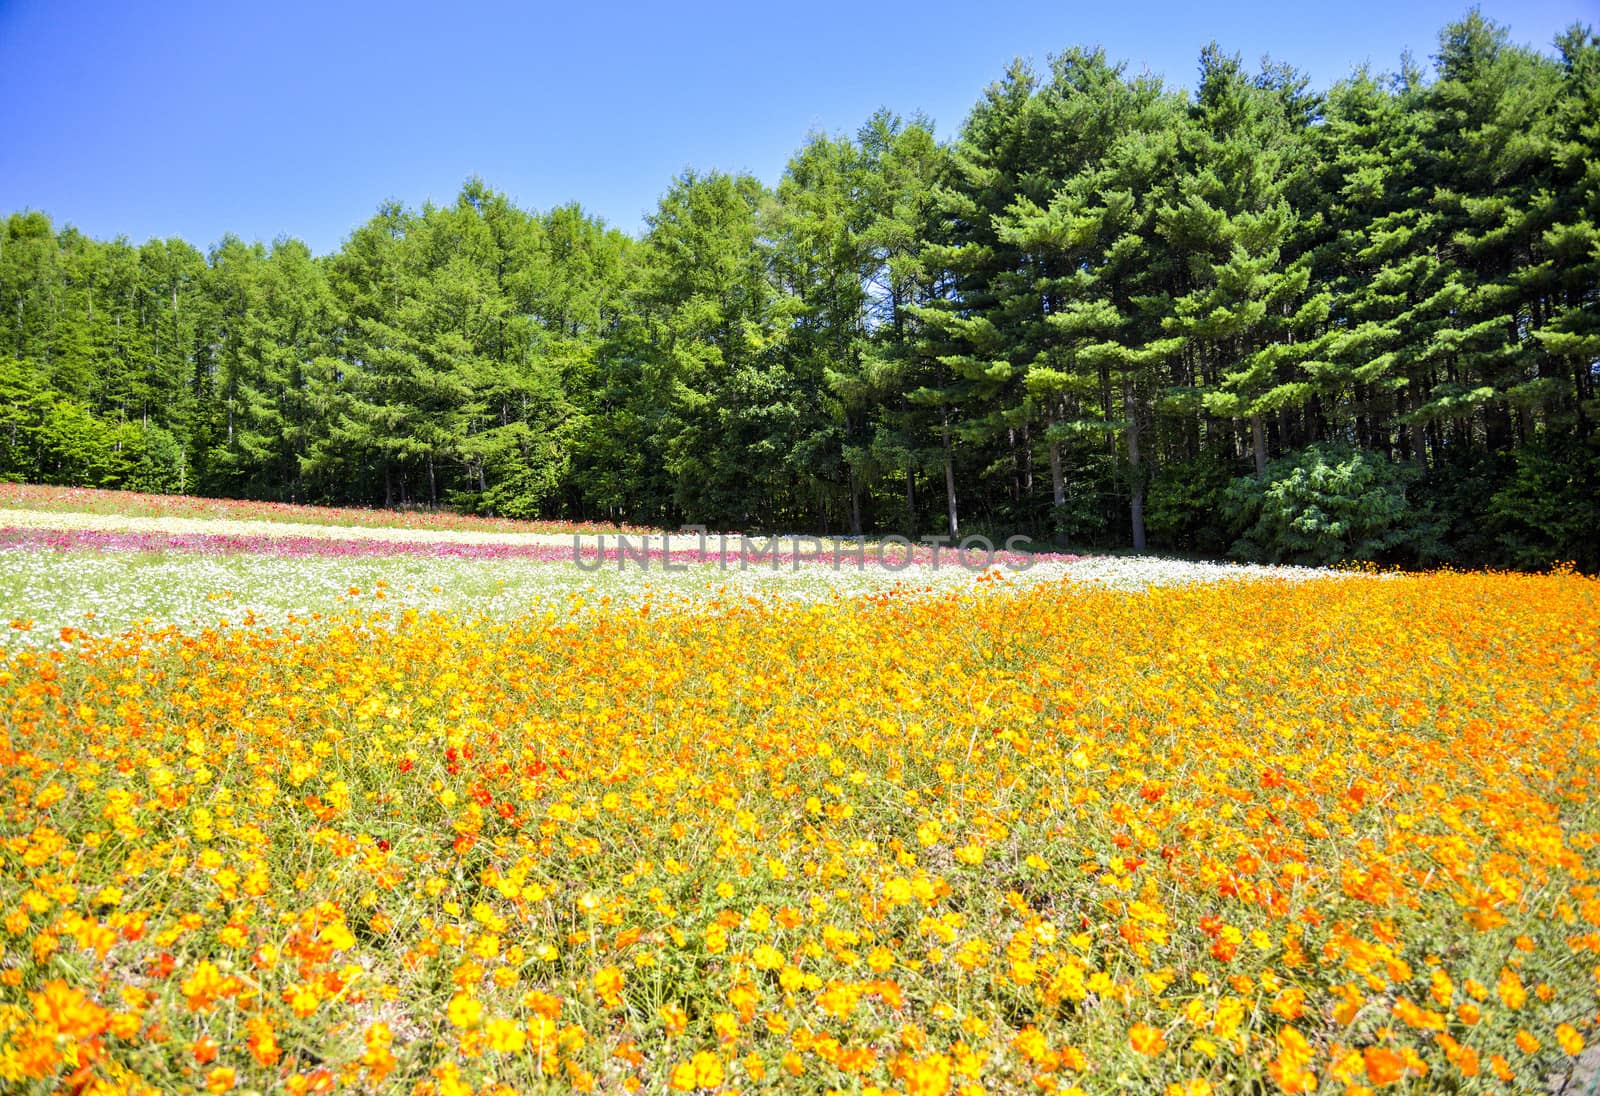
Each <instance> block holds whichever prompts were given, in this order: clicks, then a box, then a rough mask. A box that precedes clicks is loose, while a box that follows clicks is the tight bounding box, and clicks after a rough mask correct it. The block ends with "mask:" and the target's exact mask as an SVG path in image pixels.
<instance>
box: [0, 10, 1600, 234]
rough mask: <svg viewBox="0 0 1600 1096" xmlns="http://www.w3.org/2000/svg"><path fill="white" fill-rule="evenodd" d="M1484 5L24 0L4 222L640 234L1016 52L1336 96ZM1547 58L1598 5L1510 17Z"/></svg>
mask: <svg viewBox="0 0 1600 1096" xmlns="http://www.w3.org/2000/svg"><path fill="white" fill-rule="evenodd" d="M1466 9H1467V4H1466V3H1464V2H1459V0H1451V2H1439V0H1380V2H1372V0H1350V2H1346V3H1342V4H1327V5H1322V4H1318V5H1311V4H1299V3H1294V2H1293V0H1250V2H1247V3H1234V4H1222V3H1210V4H1207V3H1195V2H1193V0H1188V2H1183V0H1159V2H1133V3H1126V2H1124V3H1116V2H1109V3H1108V2H1106V0H1097V2H1095V3H1078V2H1076V0H1073V2H1061V0H1057V2H1055V3H1048V2H1044V3H1032V2H1030V3H1007V2H1005V0H991V2H989V3H981V2H978V0H969V2H967V3H961V4H954V3H942V2H925V3H921V4H903V3H895V4H890V3H867V2H861V0H855V2H851V3H833V2H831V0H824V2H796V3H791V4H787V5H775V4H770V3H763V2H761V0H746V2H744V3H739V4H693V3H686V4H666V3H654V4H637V5H620V4H606V3H599V2H594V0H591V2H589V3H583V4H571V3H567V4H548V5H547V4H539V3H520V4H519V3H498V2H479V3H455V4H450V5H423V4H414V3H407V2H405V0H389V2H386V3H382V4H375V3H338V2H327V3H315V2H304V0H262V2H256V3H249V4H246V3H231V2H228V0H215V2H213V3H193V4H190V3H179V2H169V3H152V4H129V3H125V2H123V3H99V4H95V3H78V2H73V0H53V2H51V0H0V213H3V212H8V211H10V210H14V209H20V208H32V209H42V210H44V211H45V212H47V213H49V214H50V215H51V216H52V217H54V218H55V219H56V220H57V222H58V223H64V222H70V223H73V224H76V225H77V226H78V227H79V228H81V229H83V230H84V231H86V232H89V233H91V234H93V235H96V236H106V237H109V236H116V235H127V236H128V237H130V238H131V239H133V240H135V241H140V240H144V239H147V238H149V237H151V236H169V235H178V236H183V237H185V238H186V239H188V240H189V241H190V242H191V243H194V244H196V245H197V246H201V247H205V246H207V245H208V244H210V243H211V242H213V241H215V240H216V239H217V238H218V237H219V236H221V235H222V234H223V233H224V232H228V231H231V232H234V233H236V234H238V235H240V236H243V237H245V238H246V239H261V240H271V239H273V238H275V237H277V236H280V235H294V236H299V237H300V238H302V239H304V240H306V241H307V242H308V243H310V244H311V246H312V247H313V249H315V250H316V251H318V252H327V251H330V250H333V249H335V248H337V247H338V245H339V242H340V241H341V240H342V239H343V238H344V236H345V235H346V234H347V233H348V232H349V231H350V230H351V229H352V228H353V227H354V226H355V225H356V224H358V223H360V222H361V221H363V220H365V219H366V218H367V217H368V216H370V215H371V213H372V211H373V210H374V209H375V208H376V206H377V204H378V203H379V202H380V201H382V200H383V199H385V198H391V197H392V198H399V199H401V200H402V201H404V202H406V203H408V204H412V205H415V204H420V203H421V202H422V201H423V200H424V199H427V198H432V199H433V200H434V201H437V202H446V201H449V200H451V199H452V198H453V197H454V195H455V192H456V190H457V189H458V188H459V186H460V184H461V182H462V181H463V180H464V179H466V178H467V177H468V176H469V175H473V174H477V175H481V176H483V178H484V179H485V180H486V181H488V182H489V183H490V184H491V185H493V186H494V187H496V188H498V189H500V190H503V191H505V192H506V193H508V194H509V195H510V196H511V197H512V198H513V199H514V200H516V201H517V202H518V203H519V204H522V205H525V206H531V207H535V208H546V207H548V206H551V205H555V204H559V203H561V202H565V201H570V200H574V199H576V200H579V201H581V202H582V203H583V204H584V205H585V206H586V207H587V208H589V209H591V210H593V211H595V212H598V213H600V214H601V215H603V216H604V217H606V218H607V219H608V220H610V221H611V222H612V223H614V224H617V225H619V226H621V227H623V228H625V229H627V230H629V231H636V230H638V229H639V228H640V227H641V223H642V218H643V215H644V214H645V213H646V212H648V211H649V210H650V209H651V208H653V206H654V205H655V202H656V200H657V198H658V197H659V196H660V194H661V193H662V191H663V190H664V189H665V188H666V186H667V184H668V182H669V180H670V179H671V178H672V176H673V175H674V174H676V173H678V172H680V171H682V170H683V169H684V168H686V167H690V166H694V167H697V168H713V167H715V168H722V169H725V170H745V171H751V172H754V173H755V174H756V175H758V176H760V177H761V178H763V179H765V180H767V181H768V182H775V181H776V180H777V178H778V176H779V175H780V173H781V172H782V170H783V165H784V162H785V161H786V160H787V158H788V156H789V154H790V153H791V152H792V151H793V150H794V149H795V148H796V147H797V146H798V145H799V144H800V142H801V141H802V140H803V139H804V137H805V135H806V133H807V132H808V131H810V130H813V129H820V130H826V131H830V132H839V131H846V132H853V131H854V130H855V129H856V127H857V126H858V125H859V124H860V123H861V122H862V121H863V120H864V119H865V118H866V117H867V116H868V115H869V114H870V113H871V112H872V111H873V110H874V109H875V108H877V107H878V106H880V105H884V106H889V107H891V108H893V109H895V110H898V111H901V112H902V113H910V112H912V111H915V110H918V109H920V110H923V111H925V112H926V113H928V114H929V115H930V116H932V117H933V118H934V119H935V121H936V122H937V123H938V129H939V132H940V133H941V134H948V133H950V132H952V131H954V130H955V129H956V128H957V127H958V126H959V124H960V122H961V119H962V117H963V116H964V115H965V113H966V111H967V109H968V108H969V107H970V106H971V104H972V103H973V102H974V100H975V99H976V98H977V96H978V94H979V92H980V91H981V90H982V88H983V87H984V86H985V85H986V84H988V83H989V82H991V81H992V80H994V79H995V78H996V77H998V76H999V75H1000V74H1001V73H1002V72H1003V70H1004V68H1005V65H1006V63H1007V62H1008V61H1009V60H1010V59H1011V58H1012V57H1016V56H1023V57H1031V58H1033V59H1034V60H1035V61H1037V62H1039V63H1041V64H1042V63H1043V62H1044V60H1045V58H1046V56H1047V55H1048V54H1050V53H1054V52H1057V51H1059V50H1061V49H1063V48H1065V47H1066V46H1069V45H1073V44H1085V45H1093V44H1099V45H1102V46H1104V47H1105V48H1106V50H1107V52H1108V53H1109V54H1110V55H1111V56H1112V57H1114V58H1121V59H1124V60H1126V61H1128V62H1129V63H1130V66H1131V67H1132V68H1133V69H1135V70H1138V69H1145V68H1148V69H1149V70H1150V71H1152V72H1156V73H1160V74H1162V75H1163V76H1165V77H1166V78H1167V79H1168V81H1169V82H1172V83H1176V84H1179V85H1184V86H1192V84H1193V80H1194V72H1195V59H1196V58H1197V56H1198V55H1199V51H1200V48H1201V46H1203V45H1204V44H1205V43H1206V42H1207V41H1209V40H1211V39H1213V38H1215V39H1216V40H1217V41H1218V42H1220V43H1221V44H1222V45H1223V46H1224V47H1225V48H1226V49H1228V50H1231V51H1237V52H1239V53H1241V54H1243V55H1244V57H1245V59H1246V60H1247V61H1250V62H1252V63H1253V62H1254V61H1255V60H1256V59H1257V58H1259V57H1260V56H1261V55H1262V54H1263V53H1268V52H1270V53H1271V54H1272V55H1273V56H1274V58H1276V59H1281V60H1286V61H1290V62H1292V63H1294V64H1296V65H1298V66H1299V67H1301V68H1302V69H1304V70H1306V71H1307V72H1309V73H1310V74H1311V76H1312V77H1313V79H1314V81H1315V82H1316V83H1317V84H1318V85H1325V84H1327V83H1329V82H1331V81H1333V80H1334V79H1337V78H1338V77H1339V76H1341V75H1343V74H1345V73H1346V72H1348V71H1349V69H1350V68H1351V67H1352V66H1353V65H1355V64H1358V63H1361V62H1371V63H1372V64H1373V65H1374V66H1375V67H1376V68H1379V69H1392V68H1393V67H1395V64H1396V61H1397V59H1398V57H1399V55H1400V53H1401V51H1402V50H1403V49H1406V48H1408V47H1409V48H1410V49H1411V50H1412V51H1413V52H1414V53H1415V54H1416V55H1417V56H1418V57H1419V58H1422V59H1426V57H1427V56H1428V55H1429V54H1431V53H1432V52H1433V50H1434V45H1435V42H1436V36H1437V32H1438V30H1439V28H1440V27H1441V26H1443V25H1444V24H1445V23H1446V22H1449V21H1450V20H1452V19H1455V18H1458V17H1459V16H1460V15H1461V14H1462V13H1463V12H1464V11H1465V10H1466ZM1483 10H1484V12H1485V14H1486V15H1488V16H1489V17H1490V18H1493V19H1496V20H1498V21H1500V22H1502V23H1506V24H1509V26H1510V28H1511V32H1512V37H1513V39H1514V40H1516V41H1518V42H1526V43H1533V44H1535V45H1539V46H1542V47H1545V48H1548V47H1549V43H1550V42H1551V40H1552V39H1553V38H1554V36H1555V35H1556V34H1557V33H1558V32H1559V31H1560V30H1561V29H1563V28H1564V27H1566V26H1568V25H1570V24H1571V23H1573V22H1575V21H1580V20H1583V21H1590V22H1593V21H1594V20H1595V19H1596V12H1595V9H1594V6H1593V0H1516V2H1514V3H1512V2H1507V0H1490V2H1487V3H1485V4H1484V5H1483Z"/></svg>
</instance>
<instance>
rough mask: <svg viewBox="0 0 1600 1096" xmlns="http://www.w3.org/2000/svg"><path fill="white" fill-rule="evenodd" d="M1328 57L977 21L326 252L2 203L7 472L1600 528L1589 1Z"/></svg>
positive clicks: (764, 506)
mask: <svg viewBox="0 0 1600 1096" xmlns="http://www.w3.org/2000/svg"><path fill="white" fill-rule="evenodd" d="M1432 60H1433V64H1432V66H1431V69H1430V70H1427V71H1425V70H1424V69H1423V68H1422V67H1421V66H1419V65H1418V64H1417V63H1416V62H1415V61H1413V60H1412V59H1411V58H1409V57H1406V58H1403V59H1402V61H1401V63H1400V65H1399V67H1398V69H1397V70H1396V71H1394V72H1392V73H1383V74H1380V73H1376V72H1373V71H1370V70H1368V69H1365V68H1363V69H1358V70H1357V71H1355V72H1354V73H1352V74H1351V75H1350V76H1349V77H1348V78H1346V79H1344V80H1341V81H1339V82H1338V83H1336V84H1335V85H1333V86H1332V87H1330V88H1328V89H1326V90H1325V91H1320V92H1319V91H1316V90H1313V89H1312V88H1311V86H1310V82H1309V80H1308V79H1307V78H1306V77H1305V76H1304V75H1303V74H1301V73H1299V72H1298V71H1297V70H1295V69H1294V68H1292V67H1291V66H1289V65H1286V64H1282V63H1276V62H1272V61H1263V62H1262V63H1261V64H1260V65H1259V66H1256V67H1250V66H1246V65H1245V64H1243V63H1242V62H1241V60H1240V59H1239V57H1237V56H1235V55H1230V54H1228V53H1226V52H1224V51H1223V50H1222V49H1220V48H1219V47H1217V46H1216V45H1215V44H1213V45H1211V46H1208V47H1207V48H1206V49H1205V50H1204V51H1203V52H1202V54H1201V56H1200V64H1199V77H1198V83H1197V86H1196V88H1195V90H1194V91H1193V92H1192V93H1189V92H1183V91H1180V90H1176V89H1174V88H1172V87H1169V86H1167V85H1166V84H1165V83H1163V81H1162V80H1160V79H1158V78H1156V77H1153V76H1149V75H1143V74H1131V73H1130V72H1129V71H1128V70H1127V69H1126V67H1125V66H1123V65H1120V64H1116V63H1113V62H1112V61H1110V60H1109V59H1108V58H1107V57H1106V56H1105V54H1104V53H1103V52H1102V51H1099V50H1087V49H1069V50H1067V51H1066V52H1063V53H1061V54H1059V55H1057V56H1054V57H1052V58H1050V59H1049V61H1048V64H1047V65H1045V66H1043V67H1040V68H1035V67H1032V66H1030V65H1028V64H1024V63H1022V62H1017V63H1014V64H1013V65H1012V66H1011V67H1010V68H1009V69H1008V70H1007V71H1006V72H1005V73H1004V75H1003V76H1002V77H1001V78H1000V79H999V80H997V81H996V82H995V83H994V84H992V85H991V86H990V87H989V88H988V89H987V90H986V91H985V92H984V93H983V95H982V97H981V98H980V100H979V101H978V102H977V103H976V105H974V107H973V108H972V110H971V112H970V114H969V115H968V117H967V118H966V120H965V122H964V124H963V125H962V126H961V128H960V129H959V131H958V132H957V133H956V134H955V135H954V136H953V137H952V138H950V139H948V140H941V139H939V138H937V137H936V136H935V133H934V129H933V126H932V124H931V123H930V122H929V121H928V120H927V119H926V118H923V117H920V116H913V117H909V118H904V117H901V116H898V115H896V114H894V113H892V112H889V111H887V110H885V111H880V112H878V113H876V114H874V115H873V116H872V117H871V118H870V119H869V120H868V121H867V122H866V124H865V125H863V126H862V127H861V128H860V130H859V131H858V132H857V133H856V134H854V135H853V136H846V135H825V134H817V135H813V136H811V137H810V138H809V139H808V140H807V141H806V142H805V144H804V145H803V146H802V147H801V148H800V149H799V150H798V151H797V152H796V153H795V154H794V156H793V157H792V159H791V160H790V161H789V164H788V166H787V169H786V170H785V172H784V174H783V177H782V178H781V180H780V181H779V182H778V184H777V186H776V187H775V188H773V187H768V186H766V185H764V184H763V183H762V182H761V181H759V180H757V179H755V178H753V177H751V176H749V175H740V174H726V173H722V172H716V171H712V172H698V171H686V172H685V173H683V174H682V175H680V176H679V177H677V178H675V179H673V180H672V181H671V185H670V186H669V187H668V188H667V190H666V192H665V194H664V195H663V197H662V198H661V200H660V203H659V205H658V207H657V208H656V210H655V211H654V213H653V214H652V215H650V216H649V217H648V218H647V227H646V229H645V230H644V231H643V232H642V233H641V234H640V235H638V236H631V235H628V234H625V233H623V232H621V231H618V230H617V229H615V228H612V227H608V226H607V225H606V224H605V223H604V222H602V221H601V220H600V219H598V218H596V217H594V216H591V215H589V214H587V213H586V212H585V211H584V210H583V209H581V208H580V207H578V206H576V205H572V206H563V207H559V208H556V209H552V210H550V211H548V212H533V211H528V210H524V209H520V208H518V207H517V206H515V205H514V204H512V203H511V202H510V201H508V200H507V198H506V197H505V196H504V195H503V194H500V193H498V192H496V191H494V190H493V189H491V188H490V187H488V186H486V185H485V184H484V183H483V182H481V181H480V180H477V179H473V180H470V181H469V182H468V183H467V184H466V185H465V186H464V187H463V189H462V191H461V193H460V195H459V197H458V198H457V199H456V200H455V202H454V203H453V204H451V205H440V206H436V205H432V204H427V205H424V206H423V207H422V208H420V209H411V208H407V207H405V206H403V205H401V204H399V203H396V202H389V203H386V204H384V205H382V206H381V207H379V209H378V211H377V213H376V214H375V215H374V216H373V217H372V218H371V219H370V220H369V221H367V222H366V223H365V224H363V225H361V226H360V227H359V228H357V229H355V230H354V231H353V232H352V233H351V234H350V235H349V237H348V238H347V239H346V240H345V241H344V243H343V245H342V246H341V247H340V248H339V250H338V251H337V252H335V253H334V254H331V255H327V256H316V255H313V254H312V253H311V251H310V250H309V249H308V248H307V247H306V245H305V244H303V243H301V242H300V241H298V240H294V239H280V240H278V241H276V242H274V243H273V244H271V245H270V246H266V245H263V244H260V243H255V244H251V243H246V242H244V241H242V240H240V239H237V238H234V237H232V236H228V237H225V238H224V239H223V240H222V241H221V242H220V243H217V244H216V245H215V246H213V247H212V248H211V249H210V250H209V251H207V252H201V251H199V250H198V249H196V248H195V247H193V246H191V245H190V244H188V243H186V242H184V241H182V240H177V239H169V240H151V241H149V242H147V243H145V244H142V245H137V246H136V245H134V244H132V243H130V242H129V241H127V240H126V239H116V240H110V241H102V240H95V239H91V238H89V237H87V236H85V235H84V234H82V233H80V232H78V231H77V230H75V229H73V228H70V227H68V228H64V229H57V228H56V227H55V226H54V225H53V224H52V223H51V221H50V220H49V219H48V218H47V217H46V216H44V215H43V214H41V213H38V212H22V213H17V214H13V215H12V216H10V218H9V219H8V220H7V221H6V222H5V224H4V230H3V232H0V476H6V477H11V478H23V479H27V480H32V481H39V482H53V483H71V484H94V485H107V486H121V487H126V488H130V489H141V490H152V491H187V492H191V493H205V494H216V495H225V496H238V497H249V498H259V499H281V500H294V501H321V502H330V503H345V504H352V503H353V504H363V505H381V506H405V505H424V506H446V505H447V506H452V507H458V508H461V509H464V510H468V511H474V512H482V513H493V514H502V515H509V516H515V517H535V516H549V517H557V516H570V517H580V518H585V519H614V520H625V521H629V522H634V523H640V524H650V525H657V526H660V525H676V524H678V523H680V522H699V523H704V524H706V525H709V526H711V527H712V528H724V529H743V530H767V531H802V530H804V531H813V532H826V533H834V534H842V533H855V534H862V533H870V532H873V531H882V532H898V533H904V534H911V535H918V534H928V533H946V534H956V535H961V534H966V533H974V532H984V533H999V534H1001V535H1008V534H1011V533H1016V532H1028V533H1033V534H1035V535H1038V536H1042V537H1048V538H1052V539H1055V540H1057V541H1058V542H1060V543H1063V544H1066V545H1071V546H1116V545H1125V546H1131V547H1133V548H1136V549H1144V548H1146V547H1150V548H1159V549H1162V550H1167V551H1175V552H1183V553H1192V554H1196V555H1207V556H1221V555H1224V554H1227V553H1230V552H1231V553H1232V554H1234V555H1236V556H1242V557H1248V558H1258V559H1278V560H1301V561H1307V562H1322V561H1327V560H1332V559H1339V558H1371V559H1379V560H1389V561H1397V562H1418V563H1431V562H1437V561H1441V560H1448V561H1456V562H1461V563H1493V564H1509V565H1513V566H1540V565H1545V564H1548V563H1550V562H1553V561H1556V560H1567V559H1570V560H1576V561H1577V562H1579V563H1580V565H1582V566H1585V567H1589V568H1594V567H1596V566H1600V558H1597V554H1600V548H1597V547H1596V545H1597V543H1600V430H1597V426H1596V423H1597V420H1600V401H1597V397H1596V382H1597V379H1600V155H1597V153H1600V38H1597V36H1596V35H1595V33H1594V31H1593V30H1592V29H1590V28H1587V27H1574V28H1573V29H1571V30H1570V31H1568V32H1567V33H1565V34H1563V35H1562V36H1561V37H1560V38H1559V39H1558V40H1557V41H1556V42H1555V43H1554V50H1553V52H1541V51H1538V50H1533V49H1529V48H1525V47H1520V46H1517V45H1514V44H1513V43H1512V42H1511V40H1510V38H1509V36H1508V32H1507V31H1506V29H1505V28H1503V27H1501V26H1498V25H1496V24H1494V23H1492V22H1490V21H1488V20H1486V19H1485V18H1483V17H1482V16H1481V15H1480V14H1479V13H1477V12H1476V11H1474V12H1472V13H1470V14H1469V15H1468V16H1466V17H1465V18H1464V19H1462V20H1461V21H1459V22H1457V23H1454V24H1452V25H1450V26H1448V27H1446V28H1445V29H1444V30H1443V31H1442V32H1441V34H1440V37H1439V44H1438V50H1437V53H1436V54H1435V56H1434V57H1433V59H1432Z"/></svg>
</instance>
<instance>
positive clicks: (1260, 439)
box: [1250, 412, 1267, 476]
mask: <svg viewBox="0 0 1600 1096" xmlns="http://www.w3.org/2000/svg"><path fill="white" fill-rule="evenodd" d="M1250 443H1251V445H1252V446H1254V447H1255V451H1256V475H1258V476H1264V475H1266V474H1267V429H1266V424H1265V423H1263V422H1262V421H1261V414H1260V412H1257V413H1256V414H1254V415H1251V416H1250Z"/></svg>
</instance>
